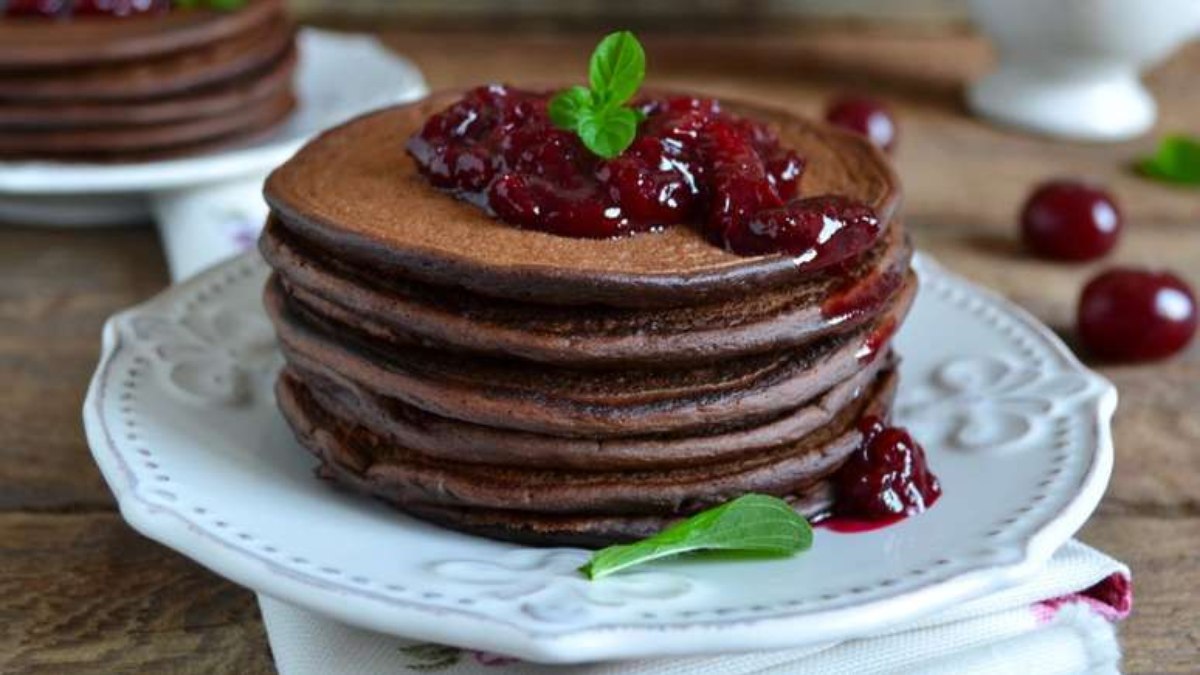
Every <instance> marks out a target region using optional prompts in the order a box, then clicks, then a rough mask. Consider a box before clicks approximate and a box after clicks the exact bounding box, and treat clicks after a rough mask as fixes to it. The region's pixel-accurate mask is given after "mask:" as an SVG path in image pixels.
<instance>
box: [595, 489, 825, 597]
mask: <svg viewBox="0 0 1200 675" xmlns="http://www.w3.org/2000/svg"><path fill="white" fill-rule="evenodd" d="M812 540H813V532H812V527H811V526H809V524H808V521H807V520H805V519H804V518H803V517H802V516H800V515H799V514H797V513H796V512H795V510H793V509H792V507H791V506H789V505H788V503H787V502H785V501H783V500H782V499H779V498H778V497H771V496H768V495H759V494H748V495H744V496H742V497H738V498H737V499H735V500H733V501H731V502H726V503H725V504H722V505H720V506H718V507H716V508H712V509H709V510H707V511H704V512H702V513H698V514H696V515H694V516H692V517H691V518H688V519H687V520H684V521H682V522H679V523H676V524H675V525H672V526H671V527H668V528H667V529H665V530H663V531H662V532H659V533H658V534H656V535H654V536H653V537H650V538H648V539H643V540H642V541H639V542H635V543H633V544H621V545H618V546H609V547H608V548H606V549H602V550H599V551H596V553H594V554H593V555H592V559H591V560H589V561H588V563H587V564H586V565H584V566H583V567H581V568H579V571H580V572H582V573H583V574H584V576H586V577H587V578H588V579H592V580H596V579H599V578H601V577H604V576H608V575H609V574H612V573H613V572H617V571H619V570H623V569H626V568H629V567H632V566H634V565H641V564H642V563H646V562H649V561H651V560H657V559H659V558H665V557H667V556H673V555H678V554H680V553H687V552H691V551H701V550H706V551H711V550H722V551H735V552H740V553H757V554H767V555H789V554H792V553H797V552H800V551H805V550H808V549H809V548H810V547H811V546H812Z"/></svg>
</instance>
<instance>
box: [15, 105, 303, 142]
mask: <svg viewBox="0 0 1200 675" xmlns="http://www.w3.org/2000/svg"><path fill="white" fill-rule="evenodd" d="M294 106H295V99H294V98H293V96H292V93H291V91H289V90H287V89H284V90H283V91H279V92H277V93H275V94H274V95H273V96H272V97H271V98H270V99H268V100H266V101H263V102H262V103H260V104H259V105H256V106H251V107H247V108H243V109H241V110H238V111H236V112H233V113H229V114H225V115H216V116H212V117H207V118H200V119H196V120H187V121H183V122H168V123H164V124H147V125H142V126H137V127H125V128H101V129H79V130H54V131H46V130H39V131H30V130H23V131H3V130H0V157H30V156H37V157H60V156H63V157H79V156H95V155H105V154H115V153H121V154H122V155H124V156H128V155H127V154H126V153H148V152H153V151H159V150H172V149H177V148H179V147H181V146H183V147H191V148H194V147H196V146H197V145H198V144H201V143H206V142H212V141H218V140H229V139H231V138H234V137H237V136H239V135H241V134H245V133H249V132H252V131H256V130H260V129H263V128H267V127H271V126H274V125H275V124H277V123H278V122H279V121H280V120H282V119H283V118H285V117H287V115H288V114H289V113H290V112H291V111H292V108H293V107H294Z"/></svg>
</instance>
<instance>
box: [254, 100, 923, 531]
mask: <svg viewBox="0 0 1200 675" xmlns="http://www.w3.org/2000/svg"><path fill="white" fill-rule="evenodd" d="M452 98H453V96H440V97H434V98H432V99H427V100H426V101H424V102H420V103H417V104H414V105H411V106H406V107H399V108H392V109H388V110H384V111H381V112H379V113H375V114H372V115H369V116H366V117H362V118H359V119H358V120H356V121H353V122H351V123H349V124H347V125H344V126H342V127H339V128H337V129H334V130H332V131H330V132H328V133H326V134H325V135H323V136H322V137H320V138H318V139H317V140H315V141H314V142H312V143H311V144H309V146H307V147H306V148H305V149H304V150H302V151H301V152H300V153H299V154H298V155H297V156H296V157H294V158H293V159H292V160H290V161H289V162H288V163H287V164H285V165H284V166H283V167H281V168H280V169H278V170H277V171H276V172H275V173H274V174H273V175H272V176H271V178H270V179H269V180H268V183H267V188H266V196H267V200H268V202H269V203H270V205H271V207H272V216H271V220H270V222H269V223H268V227H267V229H266V231H265V233H264V235H263V238H262V240H261V242H260V246H261V249H262V251H263V253H264V255H265V256H266V258H267V260H268V262H269V263H270V264H271V266H272V267H273V268H274V270H275V273H274V275H273V276H272V278H271V280H270V281H269V283H268V288H267V290H266V304H267V308H268V312H269V314H270V315H271V317H272V319H273V321H274V322H275V325H276V329H277V331H278V333H279V338H280V342H281V344H282V346H283V351H284V355H285V358H286V362H287V363H286V366H285V368H284V370H283V372H282V374H281V375H280V378H279V382H278V386H277V394H278V398H279V403H280V407H281V409H282V411H283V413H284V415H285V417H286V418H287V420H288V422H289V423H290V424H291V425H292V427H293V429H294V430H295V432H296V434H297V436H298V438H299V439H300V441H301V442H302V443H303V444H304V445H305V446H306V447H307V448H308V449H310V450H311V451H312V452H313V453H314V454H316V455H317V456H318V457H319V458H320V460H321V462H322V471H323V473H324V474H325V475H327V476H329V477H332V478H334V479H336V480H337V481H339V482H342V483H345V484H347V485H350V486H353V487H355V488H357V489H360V490H363V491H365V492H368V493H370V494H373V495H375V496H377V497H380V498H382V499H384V500H387V501H389V502H392V503H394V504H396V505H398V506H399V507H400V508H402V509H403V510H405V511H407V512H409V513H411V514H414V515H416V516H419V517H421V518H424V519H428V520H432V521H435V522H438V523H442V524H445V525H447V526H449V527H453V528H456V529H461V530H465V531H469V532H474V533H478V534H483V535H486V536H491V537H496V538H501V539H509V540H514V541H522V542H527V543H535V544H582V545H597V544H606V543H610V542H613V541H621V540H627V539H631V538H637V537H641V536H645V535H648V534H651V533H653V532H655V531H657V530H659V529H660V528H661V527H663V525H664V524H666V523H667V522H669V521H671V520H672V519H675V518H678V517H679V516H681V515H684V514H688V513H691V512H694V511H697V510H701V509H704V508H706V507H709V506H712V505H715V504H718V503H721V502H724V501H727V500H729V499H731V498H734V497H736V496H738V495H740V494H742V493H745V492H747V491H754V492H763V493H771V494H776V495H780V496H783V497H785V498H787V499H789V500H791V501H792V502H793V503H794V504H795V505H796V507H797V508H798V509H799V510H801V511H803V512H805V513H807V514H810V515H811V514H814V513H817V512H820V511H822V510H825V509H828V508H829V505H830V488H829V481H828V477H829V476H830V475H831V474H832V473H833V472H834V471H836V470H837V469H838V468H839V467H840V466H841V464H842V463H843V462H844V461H845V459H846V457H847V456H848V454H849V453H851V452H852V451H853V450H854V449H855V448H856V447H857V445H858V443H859V441H860V438H861V436H860V432H859V431H858V428H857V427H858V423H859V421H860V420H861V418H863V417H864V416H866V415H879V416H882V417H886V416H887V413H888V410H889V408H890V405H891V399H892V394H893V391H894V388H895V379H896V378H895V371H894V368H895V360H894V358H893V357H892V355H891V352H890V347H889V340H890V338H891V335H892V334H893V333H894V331H895V328H896V327H897V326H898V325H899V323H900V322H901V321H902V320H903V317H904V315H905V313H906V312H907V310H908V307H909V304H910V302H911V300H912V297H913V294H914V292H915V287H916V282H915V278H914V277H913V275H912V273H911V271H910V270H909V259H910V256H911V249H910V246H909V243H908V239H907V237H906V235H905V233H904V231H903V228H902V225H901V223H900V222H899V220H898V219H897V215H896V211H897V205H898V201H899V194H898V187H897V184H896V180H895V176H894V174H893V173H892V171H891V169H890V168H889V167H888V165H887V162H886V160H884V159H883V158H882V157H881V156H880V155H879V154H878V152H877V151H876V150H875V149H874V148H873V147H871V146H870V145H869V144H868V143H866V142H865V141H862V140H860V139H858V138H856V137H852V136H850V135H847V134H843V133H842V132H838V131H834V130H831V129H826V128H824V127H818V126H815V125H811V124H809V123H806V122H804V121H803V120H800V119H797V118H795V117H792V116H788V115H785V114H782V113H778V112H772V111H766V110H761V109H756V108H752V107H747V106H726V109H731V110H733V111H734V112H738V113H740V114H743V115H747V116H752V117H756V118H759V119H765V120H768V121H769V122H770V123H772V124H773V125H774V126H775V127H776V128H777V129H778V130H779V132H780V135H781V138H782V140H783V143H784V144H785V145H790V146H792V147H795V148H796V149H798V150H799V151H800V152H801V154H803V155H804V156H806V157H807V159H808V166H809V169H808V173H807V174H806V175H805V177H804V183H803V186H802V189H803V191H804V192H805V193H806V194H828V193H834V194H843V195H846V196H849V197H851V198H856V199H859V200H861V201H864V202H867V203H869V204H871V205H872V206H874V207H875V208H876V210H877V212H878V213H879V214H880V216H881V219H882V220H883V222H887V223H888V229H887V231H886V232H885V234H884V235H883V236H882V237H881V239H880V241H879V243H878V244H877V245H876V246H875V247H874V248H873V249H872V250H870V251H869V252H868V253H866V254H864V255H863V256H862V257H861V259H858V260H855V261H852V262H851V263H850V264H847V265H844V266H842V267H841V268H839V269H838V270H837V271H836V272H826V273H820V274H817V275H813V274H808V275H805V274H803V273H802V272H801V271H799V270H798V268H797V267H796V266H795V265H794V264H793V263H792V261H791V260H790V259H788V258H786V257H782V256H765V257H757V258H745V257H739V256H736V255H733V254H730V253H727V252H725V251H723V250H721V249H719V248H717V247H714V246H713V245H711V244H710V243H708V242H707V241H705V240H704V239H703V238H702V237H701V235H699V234H698V233H697V232H696V231H694V230H693V229H691V228H688V227H686V226H675V227H670V228H667V229H666V230H665V231H663V232H658V233H646V234H640V235H636V236H632V237H629V238H625V239H619V240H606V241H597V240H583V239H571V238H566V237H558V236H554V235H549V234H543V233H539V232H532V231H523V230H519V229H516V228H514V227H512V226H510V225H507V224H505V223H501V222H497V221H495V220H492V219H491V218H489V217H488V216H487V215H486V214H485V213H483V212H482V211H481V210H480V209H478V208H476V207H475V206H473V205H470V204H466V203H463V202H460V201H457V200H455V199H453V198H452V197H450V196H448V195H445V194H442V193H440V192H438V191H436V190H434V189H433V188H431V187H429V186H428V184H427V183H426V182H425V181H424V179H423V178H422V177H421V176H420V175H418V174H417V172H416V169H415V167H414V165H413V163H412V162H411V160H410V159H409V158H408V157H406V156H405V155H404V153H403V151H402V148H403V146H404V141H405V140H406V138H407V137H408V136H409V135H410V134H411V133H412V132H413V131H415V130H416V129H418V128H419V127H420V125H421V123H422V122H423V121H424V120H425V118H426V117H427V116H428V115H429V114H431V113H433V112H435V111H437V110H440V109H441V108H444V107H445V106H446V105H447V104H448V103H449V102H450V101H451V100H452Z"/></svg>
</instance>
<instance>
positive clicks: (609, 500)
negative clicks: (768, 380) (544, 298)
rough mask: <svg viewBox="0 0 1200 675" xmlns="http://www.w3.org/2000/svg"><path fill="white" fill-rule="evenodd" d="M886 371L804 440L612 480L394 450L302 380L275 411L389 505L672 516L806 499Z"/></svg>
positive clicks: (886, 401) (612, 475) (885, 402)
mask: <svg viewBox="0 0 1200 675" xmlns="http://www.w3.org/2000/svg"><path fill="white" fill-rule="evenodd" d="M894 382H895V380H894V375H893V372H892V371H891V370H888V371H887V373H886V374H885V375H883V376H881V377H880V378H878V380H877V381H876V382H875V383H873V385H872V386H871V387H870V391H869V393H867V394H866V395H864V396H862V397H860V398H858V399H855V400H854V401H852V402H851V403H850V404H849V405H847V406H845V407H844V408H843V409H842V410H840V411H838V413H837V414H836V415H835V416H834V417H833V419H832V420H831V421H830V422H829V423H827V424H825V425H823V426H821V427H819V428H817V429H815V430H814V431H812V432H811V433H809V434H807V435H805V436H804V437H803V438H802V439H801V440H799V441H795V442H791V443H785V444H782V445H778V446H775V447H772V448H768V449H764V450H760V451H758V452H754V453H749V454H746V455H742V456H740V457H737V458H735V459H732V460H729V461H721V462H715V463H707V464H693V465H687V466H683V467H675V468H654V469H645V470H625V471H611V472H595V471H568V470H550V469H531V468H524V467H514V466H505V467H500V466H488V465H473V464H457V463H454V462H450V461H446V460H445V459H442V458H438V459H433V458H430V457H427V456H425V455H422V454H420V453H417V452H415V451H413V450H410V449H407V448H404V447H401V446H396V445H393V444H391V443H389V442H388V441H387V440H386V439H382V438H380V437H378V436H376V435H375V434H373V433H371V432H369V431H367V430H365V429H364V428H363V427H361V426H360V425H358V424H357V422H356V421H355V420H354V419H349V420H343V419H339V418H336V417H334V416H332V415H331V414H330V413H329V411H328V410H326V409H324V408H322V407H321V406H320V405H317V404H316V402H315V399H313V397H312V396H310V395H309V393H308V390H307V388H306V385H305V384H304V382H303V381H301V380H299V379H296V378H293V377H291V376H290V375H289V374H288V373H285V374H284V376H283V377H282V378H281V379H280V381H279V386H278V387H277V396H278V400H279V404H280V409H281V410H282V411H283V413H284V416H285V417H286V418H287V419H288V421H289V422H290V423H291V425H292V427H293V429H295V430H296V433H297V435H298V437H299V438H300V439H301V442H302V443H303V444H304V445H305V446H306V447H307V448H308V449H309V450H311V451H312V452H314V453H315V454H317V455H318V457H320V458H321V460H322V461H323V462H324V464H325V465H326V466H328V467H330V468H332V469H335V470H337V471H339V472H340V473H341V476H340V477H341V478H343V479H345V478H350V477H351V476H353V477H355V478H356V479H357V481H359V482H361V483H362V485H361V487H363V488H365V489H368V490H369V491H370V492H371V493H372V494H375V495H377V496H380V497H383V498H385V499H387V500H388V501H391V502H393V503H396V504H401V505H406V504H413V503H416V504H433V505H438V506H458V507H467V508H484V509H503V510H507V511H529V512H534V513H543V514H581V513H582V514H594V513H602V514H608V515H618V514H635V515H645V514H678V513H688V512H692V511H696V510H700V509H704V508H707V507H709V506H713V505H715V504H719V503H722V502H725V501H728V500H729V499H731V498H733V497H736V496H737V495H740V494H744V493H746V492H759V493H765V494H775V495H787V494H793V493H803V492H805V491H806V490H808V489H809V488H811V487H813V486H815V485H816V484H817V483H819V482H820V481H821V480H823V479H825V478H826V477H828V476H829V475H830V474H831V473H833V472H834V471H836V470H837V469H838V468H839V467H841V465H842V464H843V463H844V462H845V460H846V458H847V457H848V456H849V454H850V453H851V452H853V451H854V449H856V448H857V447H858V445H859V442H860V441H861V433H860V432H859V430H858V428H857V425H858V421H859V419H860V418H861V417H862V416H863V415H864V414H879V415H882V416H886V410H887V409H888V407H889V406H890V401H891V396H892V391H893V389H894Z"/></svg>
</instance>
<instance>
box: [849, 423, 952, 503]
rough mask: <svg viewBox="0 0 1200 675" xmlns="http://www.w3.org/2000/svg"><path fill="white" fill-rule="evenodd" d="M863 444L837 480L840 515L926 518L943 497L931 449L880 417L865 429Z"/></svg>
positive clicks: (862, 426)
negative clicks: (924, 514) (928, 452)
mask: <svg viewBox="0 0 1200 675" xmlns="http://www.w3.org/2000/svg"><path fill="white" fill-rule="evenodd" d="M859 430H860V431H861V432H862V435H863V437H862V441H861V443H860V445H859V447H858V449H857V450H855V451H854V452H853V453H852V454H851V455H850V458H849V459H847V460H846V463H845V464H844V465H842V468H841V469H839V470H838V472H837V473H836V474H834V476H833V484H834V488H835V489H836V492H837V501H836V503H835V506H834V509H835V511H836V513H837V514H838V515H842V516H852V517H857V518H867V519H871V520H877V519H887V518H894V517H896V516H905V515H912V514H915V513H920V512H921V511H924V510H925V509H927V508H929V507H930V506H932V505H933V503H934V502H935V501H937V499H938V497H940V496H941V494H942V486H941V484H940V483H939V482H938V479H937V476H934V475H933V473H931V472H930V471H929V466H928V464H927V463H926V460H925V450H924V449H923V448H922V447H921V446H920V445H919V444H918V443H917V442H916V441H914V440H913V438H912V436H910V435H909V433H908V431H906V430H904V429H901V428H898V427H890V426H887V425H886V424H885V423H884V422H883V421H882V420H880V419H879V418H877V417H867V418H864V419H863V420H862V422H860V424H859Z"/></svg>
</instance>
